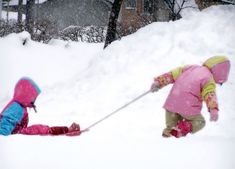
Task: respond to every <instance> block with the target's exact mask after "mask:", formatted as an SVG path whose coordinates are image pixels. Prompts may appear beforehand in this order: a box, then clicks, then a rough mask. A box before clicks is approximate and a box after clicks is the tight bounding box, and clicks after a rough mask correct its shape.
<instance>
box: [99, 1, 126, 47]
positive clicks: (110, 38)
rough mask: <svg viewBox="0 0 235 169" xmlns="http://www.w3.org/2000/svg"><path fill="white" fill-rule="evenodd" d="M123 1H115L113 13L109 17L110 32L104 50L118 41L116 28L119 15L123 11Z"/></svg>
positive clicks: (108, 31)
mask: <svg viewBox="0 0 235 169" xmlns="http://www.w3.org/2000/svg"><path fill="white" fill-rule="evenodd" d="M122 2H123V0H114V2H113V5H112V9H111V13H110V16H109V23H108V30H107V34H106V39H105V44H104V48H106V47H107V46H108V45H109V44H110V43H112V42H113V41H115V40H116V32H117V31H116V27H117V20H118V15H119V12H120V9H121V5H122Z"/></svg>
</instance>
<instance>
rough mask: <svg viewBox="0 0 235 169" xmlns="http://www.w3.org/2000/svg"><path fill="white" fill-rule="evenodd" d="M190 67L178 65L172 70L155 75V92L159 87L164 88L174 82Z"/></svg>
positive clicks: (152, 88)
mask: <svg viewBox="0 0 235 169" xmlns="http://www.w3.org/2000/svg"><path fill="white" fill-rule="evenodd" d="M188 67H189V66H182V67H178V68H176V69H173V70H172V71H170V72H167V73H164V74H162V75H160V76H157V77H155V78H154V82H153V84H152V86H151V90H152V91H153V92H154V91H157V90H158V89H161V88H163V87H164V86H167V85H168V84H172V83H174V82H175V80H176V79H177V78H178V77H179V76H180V75H181V73H182V72H184V71H185V70H186V69H187V68H188Z"/></svg>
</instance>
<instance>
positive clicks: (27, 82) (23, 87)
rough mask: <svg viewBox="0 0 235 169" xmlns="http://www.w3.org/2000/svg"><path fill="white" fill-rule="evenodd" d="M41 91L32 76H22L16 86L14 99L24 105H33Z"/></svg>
mask: <svg viewBox="0 0 235 169" xmlns="http://www.w3.org/2000/svg"><path fill="white" fill-rule="evenodd" d="M40 93H41V90H40V89H39V87H38V85H37V84H36V83H35V82H34V81H33V80H32V79H30V78H21V79H20V80H19V81H18V82H17V83H16V86H15V91H14V101H17V102H19V103H20V104H22V105H23V106H24V107H32V103H34V102H35V100H36V98H37V96H38V95H39V94H40Z"/></svg>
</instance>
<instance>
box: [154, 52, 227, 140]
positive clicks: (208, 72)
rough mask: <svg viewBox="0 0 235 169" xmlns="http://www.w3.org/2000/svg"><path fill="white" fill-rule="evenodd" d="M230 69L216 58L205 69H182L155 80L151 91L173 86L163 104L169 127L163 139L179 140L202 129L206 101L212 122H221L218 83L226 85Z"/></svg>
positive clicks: (195, 66)
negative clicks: (202, 113) (169, 85)
mask: <svg viewBox="0 0 235 169" xmlns="http://www.w3.org/2000/svg"><path fill="white" fill-rule="evenodd" d="M229 70H230V61H229V60H228V58H226V57H224V56H214V57H211V58H209V59H208V60H206V61H205V62H204V63H203V65H202V66H199V65H188V66H183V67H179V68H176V69H174V70H172V71H170V72H168V73H165V74H163V75H161V76H158V77H156V78H154V82H153V84H152V86H151V91H152V92H155V91H157V90H158V89H161V88H162V87H164V86H166V85H168V84H170V83H174V85H173V87H172V89H171V91H170V93H169V95H168V97H167V99H166V102H165V104H164V108H165V109H166V117H165V118H166V128H165V129H164V130H163V133H162V135H163V137H170V136H175V137H177V138H179V137H182V136H186V135H187V134H188V133H196V132H197V131H199V130H201V129H202V128H203V127H204V126H205V119H204V117H203V116H202V115H201V109H202V102H203V101H205V103H206V105H207V108H208V111H209V112H210V120H211V121H217V120H218V111H219V107H218V102H217V97H216V83H217V84H221V85H222V84H223V83H224V82H226V81H227V79H228V74H229Z"/></svg>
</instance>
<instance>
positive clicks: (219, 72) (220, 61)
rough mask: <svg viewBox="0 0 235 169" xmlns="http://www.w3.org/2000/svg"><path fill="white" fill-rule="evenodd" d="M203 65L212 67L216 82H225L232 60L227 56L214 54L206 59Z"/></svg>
mask: <svg viewBox="0 0 235 169" xmlns="http://www.w3.org/2000/svg"><path fill="white" fill-rule="evenodd" d="M203 66H206V67H208V68H209V69H210V71H211V72H212V74H213V77H214V80H215V82H216V83H224V82H226V81H227V80H228V75H229V70H230V61H229V60H228V58H227V57H225V56H214V57H211V58H209V59H208V60H206V61H205V63H204V64H203Z"/></svg>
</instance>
